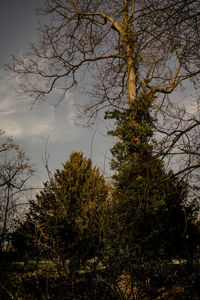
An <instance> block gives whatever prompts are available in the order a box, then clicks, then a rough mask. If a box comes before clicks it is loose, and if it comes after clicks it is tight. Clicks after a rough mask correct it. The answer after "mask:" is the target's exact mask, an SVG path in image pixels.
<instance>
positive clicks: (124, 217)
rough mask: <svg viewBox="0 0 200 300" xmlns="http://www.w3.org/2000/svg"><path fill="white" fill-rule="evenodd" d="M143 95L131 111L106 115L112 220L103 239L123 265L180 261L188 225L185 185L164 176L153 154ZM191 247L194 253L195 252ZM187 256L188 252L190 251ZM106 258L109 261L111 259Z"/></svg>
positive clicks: (162, 169)
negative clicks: (110, 121) (109, 125)
mask: <svg viewBox="0 0 200 300" xmlns="http://www.w3.org/2000/svg"><path fill="white" fill-rule="evenodd" d="M148 102H149V103H150V102H151V101H147V100H146V99H145V95H142V96H141V97H140V99H138V102H137V104H135V105H134V106H133V105H132V107H131V108H128V109H126V110H123V111H122V112H121V111H119V110H115V111H112V112H107V114H106V118H110V119H115V120H116V122H115V125H116V128H115V130H113V131H110V132H109V134H111V135H113V136H115V137H117V138H118V141H117V143H116V144H115V145H114V147H113V148H112V149H111V153H112V155H113V159H112V161H111V167H112V169H113V170H115V171H116V173H115V174H114V176H113V179H114V190H113V206H112V216H113V217H112V220H111V221H110V222H111V225H110V228H111V229H110V233H109V234H108V235H109V237H108V240H110V243H111V244H112V245H114V247H112V246H110V245H111V244H109V242H108V245H107V247H108V248H109V251H110V253H112V255H111V256H112V258H115V259H117V260H119V257H120V260H121V262H122V269H124V267H125V266H126V267H127V265H128V262H131V263H130V265H131V266H132V265H133V264H135V263H136V264H142V263H151V262H155V261H159V260H163V259H172V258H180V257H183V256H184V255H185V254H184V251H183V249H184V246H185V245H186V241H187V239H188V237H189V236H191V231H192V228H194V227H193V226H195V225H194V224H193V223H192V222H193V217H192V215H193V214H192V213H191V211H192V207H191V206H190V204H188V202H187V194H188V187H187V183H186V182H183V181H179V180H178V179H177V178H175V177H174V175H173V173H172V172H171V171H170V172H167V171H166V170H165V167H164V163H163V162H162V161H160V160H159V159H158V158H157V157H156V156H155V155H154V153H153V146H154V142H153V130H152V124H153V122H154V120H152V118H151V115H150V112H151V107H150V106H147V105H146V103H148ZM195 243H196V246H195V247H194V248H193V255H194V252H195V250H196V249H197V240H196V242H195ZM190 254H191V255H192V253H190ZM111 256H110V257H111Z"/></svg>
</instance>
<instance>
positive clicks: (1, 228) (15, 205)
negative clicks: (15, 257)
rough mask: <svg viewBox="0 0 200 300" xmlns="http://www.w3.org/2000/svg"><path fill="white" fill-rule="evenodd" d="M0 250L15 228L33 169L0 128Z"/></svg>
mask: <svg viewBox="0 0 200 300" xmlns="http://www.w3.org/2000/svg"><path fill="white" fill-rule="evenodd" d="M0 138H1V144H0V250H1V251H2V250H3V249H5V242H6V241H8V237H9V235H10V234H11V232H12V231H13V230H14V229H15V226H16V221H17V220H16V218H17V215H18V214H19V213H20V207H22V206H24V205H25V200H26V199H25V197H24V195H25V193H26V192H27V191H29V190H30V189H31V188H30V186H28V185H27V182H28V181H29V180H30V178H31V177H32V176H33V174H34V172H35V170H34V168H33V166H32V165H31V163H30V159H29V158H28V157H27V156H26V154H25V152H24V151H23V150H22V149H21V148H20V147H19V145H18V144H16V143H15V142H14V141H13V139H12V138H6V137H4V132H3V131H2V130H0Z"/></svg>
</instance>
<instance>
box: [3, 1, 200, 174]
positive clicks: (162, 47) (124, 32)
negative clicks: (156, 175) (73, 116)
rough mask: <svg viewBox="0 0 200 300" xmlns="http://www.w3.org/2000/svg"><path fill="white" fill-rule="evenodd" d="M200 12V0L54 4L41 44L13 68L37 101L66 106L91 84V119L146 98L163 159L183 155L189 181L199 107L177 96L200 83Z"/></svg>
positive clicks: (195, 161)
mask: <svg viewBox="0 0 200 300" xmlns="http://www.w3.org/2000/svg"><path fill="white" fill-rule="evenodd" d="M199 10H200V1H199V0H191V1H185V0H176V1H174V0H170V1H163V0H162V1H161V0H156V1H155V0H143V1H139V0H137V1H135V0H115V1H108V0H103V1H99V0H92V1H91V0H83V1H81V3H80V1H78V0H70V1H65V0H48V1H46V5H45V6H44V7H43V8H42V9H39V10H38V14H39V15H41V16H45V17H47V19H46V20H47V24H44V25H41V26H40V28H39V40H38V43H37V44H35V43H34V44H32V45H31V49H30V51H28V52H26V53H24V55H22V56H20V57H18V58H16V57H15V58H14V61H13V64H11V65H10V66H9V67H8V68H9V70H10V71H11V72H13V74H14V75H17V76H19V77H20V78H21V79H22V81H21V83H20V84H19V86H18V87H19V92H20V91H21V92H22V93H23V94H24V93H25V94H27V95H28V96H31V97H32V99H33V103H35V102H43V101H45V100H46V98H47V97H48V96H49V95H50V94H54V93H56V94H57V96H58V97H57V101H58V102H59V101H62V99H64V97H65V95H66V93H67V92H68V91H70V90H72V91H73V90H74V89H75V88H76V87H77V86H79V87H80V88H81V86H82V87H86V90H87V91H88V93H89V94H90V95H91V96H92V98H91V102H90V103H87V105H86V106H85V105H84V104H83V103H78V105H79V108H80V109H81V110H82V109H83V114H84V116H85V115H87V116H89V120H93V118H94V117H95V116H96V115H97V113H98V111H100V110H101V109H105V108H108V107H109V106H114V107H118V108H119V107H120V108H127V107H128V106H130V105H131V104H136V103H138V102H137V99H139V96H140V94H141V93H145V94H146V104H147V105H149V107H150V106H151V109H152V110H153V111H154V113H155V114H156V115H157V122H156V123H155V124H154V126H155V128H154V130H156V131H157V132H159V139H161V138H162V139H161V141H159V145H158V149H156V151H157V153H158V155H159V156H160V157H161V158H162V159H165V160H166V159H167V158H169V159H170V160H171V159H172V158H174V160H177V158H176V157H178V158H180V157H181V159H180V162H181V163H180V164H179V166H178V168H177V169H178V170H176V173H178V174H179V175H180V174H182V175H183V176H189V175H190V173H191V172H193V171H195V170H196V169H197V168H198V167H199V154H198V142H197V140H198V139H199V124H200V123H199V122H200V120H199V117H198V114H197V109H196V110H195V112H194V113H192V114H191V113H189V111H188V112H187V111H186V110H185V112H184V108H183V107H180V106H177V105H176V103H177V102H178V101H177V100H174V99H176V98H177V97H175V96H176V93H175V92H176V91H178V92H180V88H179V87H181V88H182V87H183V88H186V87H188V85H189V84H190V82H192V83H193V84H194V86H196V87H197V86H198V80H199V74H200V68H199V66H200V63H199V57H200V53H199V49H200V47H199V21H200V20H199V18H200V14H199ZM48 21H49V22H48ZM189 88H190V89H191V86H190V87H189ZM170 95H172V97H171V98H170V99H171V101H172V103H173V105H175V107H174V109H172V108H170V107H169V101H168V98H169V96H170ZM197 95H198V93H197ZM136 110H137V106H135V112H134V113H133V115H132V119H133V123H134V122H136V121H135V116H136V115H137V112H136ZM166 118H167V122H168V125H167V130H165V126H166V123H165V120H166ZM169 119H170V123H169ZM136 123H137V122H136ZM136 123H135V124H136ZM163 123H164V124H163ZM195 137H196V138H195ZM183 162H184V164H183ZM172 164H173V163H172Z"/></svg>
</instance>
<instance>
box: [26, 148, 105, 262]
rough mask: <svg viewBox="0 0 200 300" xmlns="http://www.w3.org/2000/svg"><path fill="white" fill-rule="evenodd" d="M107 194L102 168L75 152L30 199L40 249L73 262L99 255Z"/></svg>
mask: <svg viewBox="0 0 200 300" xmlns="http://www.w3.org/2000/svg"><path fill="white" fill-rule="evenodd" d="M106 197H107V187H106V184H105V181H104V178H103V175H101V174H100V172H99V169H97V168H96V167H92V162H91V160H90V159H86V158H84V157H83V154H82V153H80V152H73V153H72V154H71V156H70V159H69V161H67V162H66V163H65V164H63V169H62V170H56V172H55V174H54V176H53V178H52V179H51V180H50V181H49V182H47V183H45V185H44V188H43V189H42V190H41V192H40V193H39V194H38V195H37V199H36V201H32V202H31V210H30V214H29V219H31V220H32V222H34V223H35V226H36V232H37V243H38V245H39V246H40V249H41V251H43V253H46V254H48V255H50V257H54V258H55V257H58V258H60V259H61V260H63V262H64V261H66V259H68V260H70V263H71V264H72V265H73V263H75V262H76V263H77V264H79V263H80V261H81V260H84V259H87V258H90V257H94V256H96V255H97V250H98V247H99V242H100V240H99V235H100V218H101V214H102V204H103V203H104V201H105V199H106Z"/></svg>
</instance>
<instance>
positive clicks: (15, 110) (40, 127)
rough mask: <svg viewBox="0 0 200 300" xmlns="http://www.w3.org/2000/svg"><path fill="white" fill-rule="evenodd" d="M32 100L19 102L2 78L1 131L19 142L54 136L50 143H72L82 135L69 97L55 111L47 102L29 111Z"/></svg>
mask: <svg viewBox="0 0 200 300" xmlns="http://www.w3.org/2000/svg"><path fill="white" fill-rule="evenodd" d="M29 104H30V103H29V101H27V100H24V99H17V97H16V93H15V91H14V89H13V88H12V87H11V84H10V82H9V81H7V80H6V79H0V128H2V129H4V130H5V132H6V134H7V135H9V136H13V137H16V138H20V139H28V138H31V139H35V138H39V137H47V136H48V135H49V136H50V137H51V140H54V141H56V140H61V139H65V140H73V139H74V138H77V137H78V136H79V134H80V133H79V132H80V130H79V128H78V127H77V126H76V125H75V124H74V116H75V110H74V101H73V99H72V98H71V96H70V95H68V96H67V97H66V99H65V101H63V102H62V103H60V104H59V105H58V106H57V107H56V108H55V107H54V106H53V105H51V104H49V103H44V104H41V105H35V106H34V107H33V109H32V110H30V106H29Z"/></svg>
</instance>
